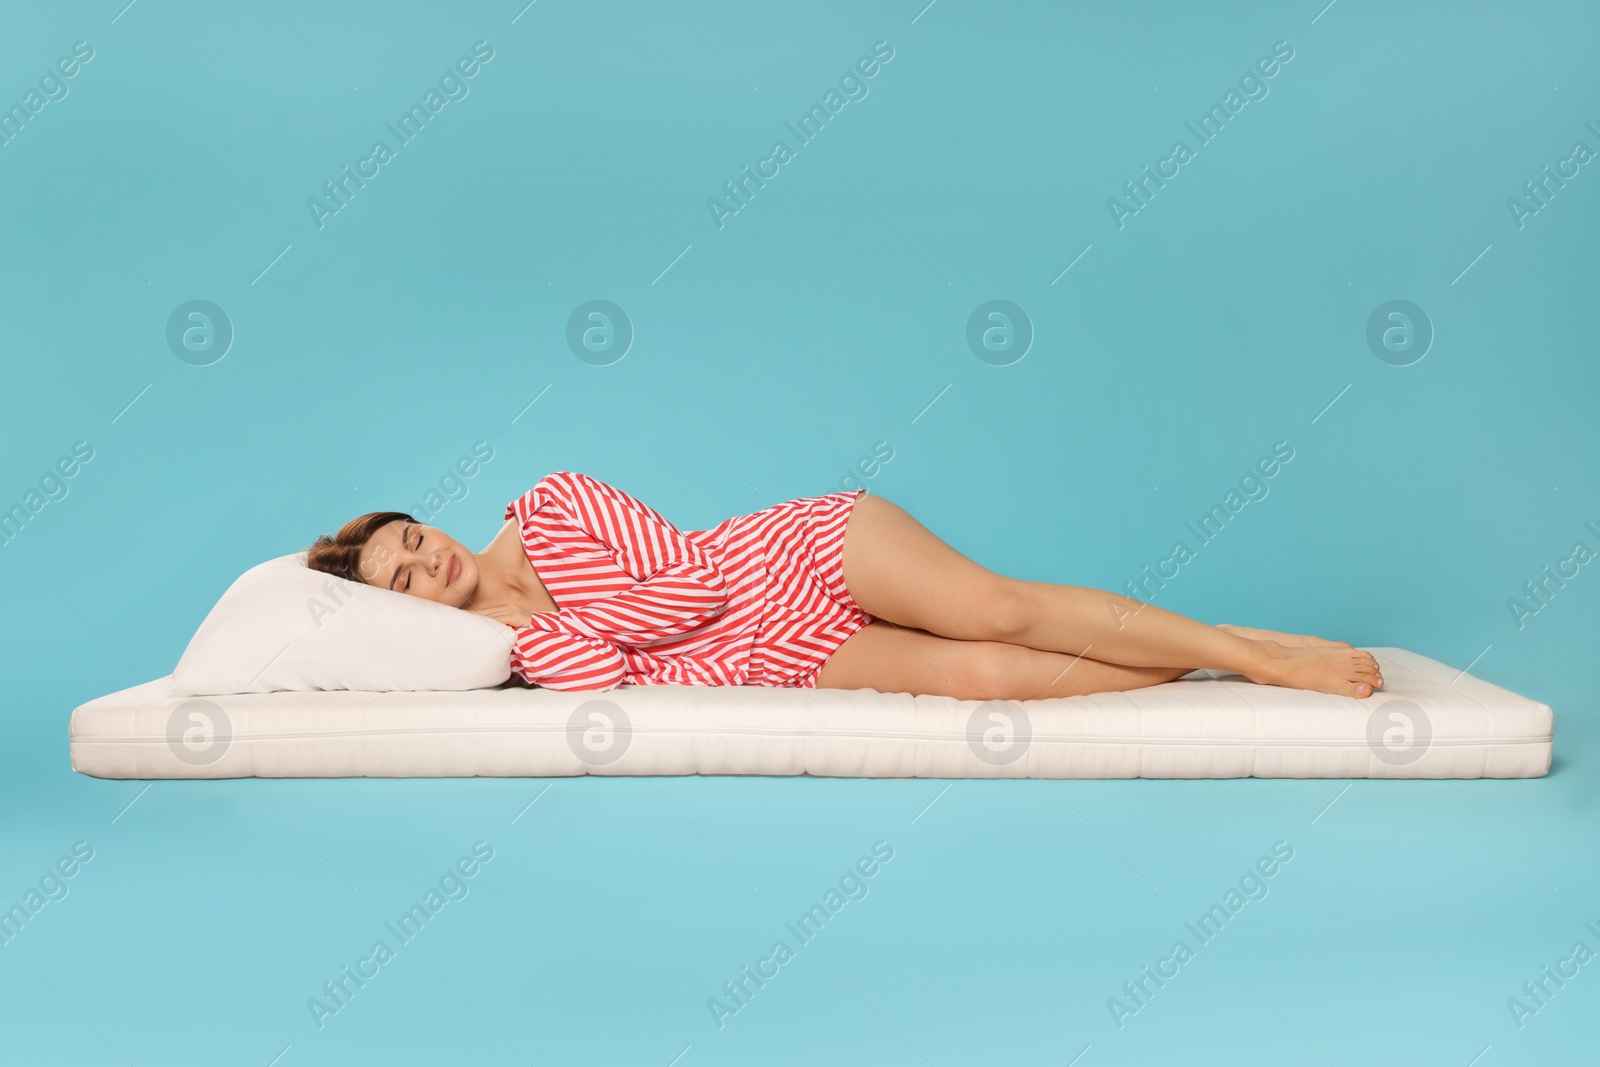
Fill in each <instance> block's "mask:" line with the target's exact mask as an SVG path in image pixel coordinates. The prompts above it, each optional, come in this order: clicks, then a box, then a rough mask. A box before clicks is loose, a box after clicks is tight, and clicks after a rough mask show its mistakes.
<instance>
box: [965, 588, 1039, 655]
mask: <svg viewBox="0 0 1600 1067" xmlns="http://www.w3.org/2000/svg"><path fill="white" fill-rule="evenodd" d="M977 614H978V617H979V619H980V620H982V626H983V629H984V634H983V636H984V637H985V638H987V639H988V640H991V641H1006V642H1011V643H1016V642H1017V639H1018V638H1020V637H1022V636H1023V635H1025V634H1027V633H1028V632H1029V631H1030V630H1031V629H1032V628H1033V625H1034V622H1035V620H1037V619H1038V617H1039V597H1038V593H1037V591H1036V590H1035V588H1034V587H1033V586H1032V585H1030V584H1029V583H1027V582H1023V581H1018V580H1016V579H1013V578H1007V579H1005V580H1003V581H1000V582H997V583H995V585H994V586H993V587H992V588H991V589H989V590H988V591H987V592H986V593H985V595H984V597H983V608H982V610H981V611H979V612H977Z"/></svg>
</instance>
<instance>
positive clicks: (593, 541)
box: [507, 471, 728, 689]
mask: <svg viewBox="0 0 1600 1067" xmlns="http://www.w3.org/2000/svg"><path fill="white" fill-rule="evenodd" d="M518 504H520V505H521V506H522V513H523V514H524V515H525V516H527V518H526V519H525V521H527V522H538V523H539V524H540V526H541V528H542V529H543V531H544V532H545V533H546V534H547V535H549V536H550V537H551V538H552V540H554V541H555V542H556V543H557V544H558V545H559V544H560V543H561V542H563V541H568V542H572V543H574V544H581V545H586V546H593V545H598V546H600V547H601V548H603V549H604V550H605V551H606V552H608V553H609V554H610V555H611V557H612V559H613V560H614V561H615V562H616V564H617V566H618V567H619V568H620V569H621V570H622V571H623V572H624V573H626V574H628V575H629V576H630V577H632V578H633V579H634V580H635V582H636V584H635V585H634V586H633V587H632V588H629V589H626V590H623V591H622V592H619V593H615V594H613V595H611V596H608V597H605V598H604V599H602V600H597V601H595V602H593V603H590V604H586V605H584V606H583V607H576V608H560V609H558V610H556V611H550V612H535V613H534V614H533V616H532V617H531V618H530V619H529V620H528V621H527V623H526V624H525V625H523V626H520V627H518V628H517V636H516V646H517V650H516V651H515V652H514V653H513V666H514V668H516V669H517V671H518V673H519V674H521V675H522V676H523V677H524V678H526V679H527V680H528V681H530V682H533V683H534V684H537V685H544V686H546V687H547V688H551V689H609V688H612V687H613V686H615V685H617V684H620V680H621V678H622V675H623V661H622V653H621V652H620V650H618V648H617V647H616V646H618V645H633V646H638V645H645V644H648V643H650V642H653V641H660V640H663V639H666V638H669V637H673V636H675V635H677V634H682V633H687V632H688V631H690V630H693V629H695V628H696V627H698V626H700V625H702V624H703V623H705V622H706V621H707V620H708V619H711V618H714V617H715V616H717V615H720V614H721V613H722V612H724V611H726V610H727V607H728V587H727V581H726V579H725V578H724V577H723V575H722V572H721V571H720V570H719V569H718V568H717V566H716V564H715V563H714V562H713V561H712V560H711V559H710V558H709V557H708V556H707V555H706V554H705V553H704V552H703V551H702V550H701V549H700V547H699V546H698V545H697V544H695V543H694V542H693V541H691V540H689V539H688V538H687V537H685V536H684V535H683V533H682V532H681V531H679V530H678V529H677V527H675V526H673V525H672V524H671V523H670V522H668V521H667V520H666V519H665V518H663V517H662V516H661V514H660V513H659V512H657V511H656V510H655V509H654V508H651V507H650V506H649V505H647V504H645V503H644V502H642V501H640V500H638V499H636V498H634V497H632V496H630V495H628V494H627V493H625V492H623V491H622V490H620V489H617V488H616V487H614V486H611V485H607V484H606V483H605V482H602V481H600V480H599V479H597V478H591V477H590V476H588V475H586V474H579V473H576V472H573V471H559V472H556V473H554V474H550V475H547V476H546V477H545V478H543V479H541V480H540V482H539V484H538V485H536V486H534V488H533V489H532V490H531V491H530V492H529V493H528V494H527V496H525V497H524V498H523V499H522V500H521V501H519V502H518ZM517 506H518V505H515V504H514V505H513V506H512V507H511V508H509V509H507V510H508V517H509V516H510V515H512V514H515V513H516V510H517ZM519 661H520V665H519ZM541 676H542V677H541Z"/></svg>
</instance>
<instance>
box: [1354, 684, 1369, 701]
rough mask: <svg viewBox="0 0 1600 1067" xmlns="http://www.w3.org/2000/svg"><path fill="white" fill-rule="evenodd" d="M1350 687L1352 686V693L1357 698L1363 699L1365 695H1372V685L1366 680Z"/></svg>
mask: <svg viewBox="0 0 1600 1067" xmlns="http://www.w3.org/2000/svg"><path fill="white" fill-rule="evenodd" d="M1350 688H1351V694H1350V695H1351V696H1353V697H1355V698H1356V699H1357V700H1360V699H1362V698H1364V697H1369V696H1371V695H1372V686H1370V685H1368V684H1367V683H1366V682H1357V683H1355V684H1354V685H1353V686H1351V687H1350Z"/></svg>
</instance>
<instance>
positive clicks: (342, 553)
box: [306, 511, 417, 585]
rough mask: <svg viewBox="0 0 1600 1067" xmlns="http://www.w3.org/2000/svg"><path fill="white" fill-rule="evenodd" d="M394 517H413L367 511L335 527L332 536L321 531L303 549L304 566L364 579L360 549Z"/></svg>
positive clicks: (388, 512) (411, 520)
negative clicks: (313, 540) (305, 550)
mask: <svg viewBox="0 0 1600 1067" xmlns="http://www.w3.org/2000/svg"><path fill="white" fill-rule="evenodd" d="M397 519H401V520H404V521H406V522H416V521H417V520H416V519H414V518H412V517H411V516H410V515H407V514H406V513H405V512H403V511H369V512H367V514H365V515H358V516H357V517H355V518H353V519H351V520H350V521H349V522H347V523H345V524H344V525H343V526H341V527H340V528H339V532H338V533H337V534H335V535H334V536H333V537H329V536H328V535H327V534H323V535H321V536H320V537H318V538H317V540H316V543H315V544H313V545H312V546H311V547H310V549H308V550H307V552H306V566H307V567H310V568H311V569H312V570H317V571H323V572H325V573H327V574H332V575H335V576H336V577H339V578H346V579H348V580H350V581H352V582H363V583H365V584H368V585H370V584H372V583H370V582H366V580H365V579H364V578H362V577H361V550H362V549H363V548H366V547H367V542H368V541H369V540H371V539H372V535H373V534H375V533H377V532H378V531H379V530H381V529H383V527H385V526H387V525H389V524H390V523H391V522H394V521H395V520H397Z"/></svg>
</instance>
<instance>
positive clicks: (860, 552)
mask: <svg viewBox="0 0 1600 1067" xmlns="http://www.w3.org/2000/svg"><path fill="white" fill-rule="evenodd" d="M843 570H844V584H845V589H846V590H847V591H848V592H849V593H850V595H851V597H853V598H854V599H855V601H856V603H857V604H859V605H860V606H861V609H862V610H863V611H865V612H867V613H868V614H869V615H874V616H876V617H878V618H880V619H884V620H887V621H889V622H892V623H896V624H899V625H901V626H909V627H914V628H916V629H919V630H925V631H927V632H928V633H930V634H937V635H938V636H940V637H948V638H958V639H961V640H966V641H979V640H990V641H1004V640H1005V639H1006V638H1008V637H1010V636H1013V635H1014V634H1015V633H1016V632H1017V627H1018V626H1019V625H1020V624H1021V621H1022V618H1023V614H1024V612H1025V611H1026V606H1027V604H1028V603H1029V600H1030V598H1029V593H1030V587H1029V585H1028V583H1026V582H1021V581H1018V580H1017V579H1014V578H1008V577H1006V576H1005V575H1002V574H996V573H995V572H994V571H991V570H989V569H987V568H986V567H983V566H981V565H979V564H977V563H974V562H973V561H972V560H970V559H968V558H967V557H966V556H963V555H962V554H961V553H960V552H957V551H956V550H955V549H953V548H951V547H950V546H949V545H947V544H945V543H944V542H943V541H942V540H940V539H939V538H938V537H937V536H936V535H935V534H934V533H933V532H932V531H930V530H928V529H927V527H925V526H923V525H922V524H921V523H920V522H918V521H917V520H916V519H915V518H913V517H912V516H911V515H910V514H909V513H908V512H907V511H906V510H905V509H904V508H901V507H900V506H899V505H897V504H895V503H893V502H892V501H888V500H885V499H883V498H882V497H879V496H874V495H873V494H871V493H867V494H865V495H863V496H862V497H861V498H860V499H858V500H857V501H856V503H855V505H854V507H853V509H852V511H851V514H850V521H849V523H848V524H847V525H846V527H845V535H844V549H843Z"/></svg>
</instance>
